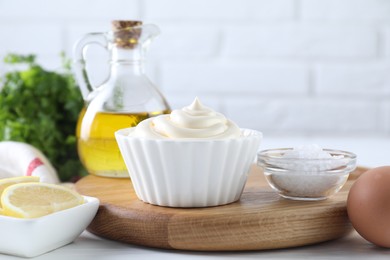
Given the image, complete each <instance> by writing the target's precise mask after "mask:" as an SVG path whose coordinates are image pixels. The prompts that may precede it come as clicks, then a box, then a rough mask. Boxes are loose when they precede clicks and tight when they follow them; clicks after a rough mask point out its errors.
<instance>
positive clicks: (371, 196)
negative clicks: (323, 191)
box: [347, 166, 390, 247]
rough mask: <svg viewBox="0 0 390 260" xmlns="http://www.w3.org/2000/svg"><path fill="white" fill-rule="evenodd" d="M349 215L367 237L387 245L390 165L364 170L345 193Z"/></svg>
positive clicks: (388, 237)
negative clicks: (346, 193) (346, 194)
mask: <svg viewBox="0 0 390 260" xmlns="http://www.w3.org/2000/svg"><path fill="white" fill-rule="evenodd" d="M347 208H348V217H349V219H350V220H351V222H352V225H353V227H354V228H355V229H356V231H357V232H358V233H359V234H360V235H361V236H362V237H364V238H365V239H366V240H368V241H370V242H372V243H374V244H376V245H378V246H382V247H390V166H383V167H378V168H374V169H371V170H368V171H367V172H365V173H363V174H362V175H361V176H360V177H359V178H358V179H357V180H356V182H355V183H354V184H353V185H352V187H351V189H350V191H349V194H348V202H347Z"/></svg>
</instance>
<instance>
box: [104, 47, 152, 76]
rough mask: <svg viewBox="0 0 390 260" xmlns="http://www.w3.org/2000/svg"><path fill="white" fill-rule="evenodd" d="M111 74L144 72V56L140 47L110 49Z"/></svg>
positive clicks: (139, 73)
mask: <svg viewBox="0 0 390 260" xmlns="http://www.w3.org/2000/svg"><path fill="white" fill-rule="evenodd" d="M110 63H111V75H113V76H114V75H122V74H128V73H132V74H135V75H141V74H144V58H143V54H142V52H141V50H140V49H138V48H135V49H123V48H118V47H113V48H112V49H111V61H110Z"/></svg>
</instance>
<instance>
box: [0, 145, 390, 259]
mask: <svg viewBox="0 0 390 260" xmlns="http://www.w3.org/2000/svg"><path fill="white" fill-rule="evenodd" d="M312 143H316V144H319V145H320V146H322V147H324V148H332V149H342V150H347V151H351V152H354V153H356V154H357V156H358V165H361V166H366V167H376V166H380V165H390V138H389V139H385V138H357V137H356V138H331V137H328V138H313V137H312V138H303V137H301V138H294V137H293V138H289V137H285V138H280V137H279V138H272V137H270V138H265V139H264V142H263V143H262V145H261V149H268V148H280V147H292V146H297V145H302V144H312ZM389 221H390V220H389ZM0 232H1V230H0ZM303 258H307V259H313V258H314V259H365V260H366V259H374V260H375V259H390V249H384V248H379V247H376V246H374V245H372V244H370V243H369V242H367V241H366V240H364V239H363V238H362V237H360V236H359V234H357V233H356V232H355V231H353V232H352V233H351V234H349V235H348V236H345V237H343V238H340V239H338V240H334V241H330V242H325V243H320V244H316V245H310V246H304V247H298V248H290V249H278V250H266V251H249V252H187V251H176V250H163V249H154V248H147V247H142V246H136V245H129V244H124V243H119V242H115V241H109V240H106V239H102V238H99V237H97V236H94V235H92V234H90V233H89V232H87V231H85V232H83V233H82V234H81V236H80V237H79V238H77V239H76V240H75V241H74V242H73V243H71V244H69V245H67V246H64V247H62V248H59V249H57V250H54V251H52V252H49V253H46V254H44V255H41V256H39V257H36V258H34V259H39V260H49V259H50V260H52V259H53V260H62V259H72V260H73V259H85V260H88V259H93V260H98V259H110V260H111V259H112V260H116V259H159V260H163V259H303ZM0 259H20V258H18V257H12V256H6V255H0Z"/></svg>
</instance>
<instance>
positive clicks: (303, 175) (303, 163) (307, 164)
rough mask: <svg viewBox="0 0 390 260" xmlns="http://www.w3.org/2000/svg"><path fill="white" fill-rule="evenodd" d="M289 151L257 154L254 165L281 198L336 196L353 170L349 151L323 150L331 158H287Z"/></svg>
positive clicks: (316, 198) (308, 198)
mask: <svg viewBox="0 0 390 260" xmlns="http://www.w3.org/2000/svg"><path fill="white" fill-rule="evenodd" d="M291 150H293V149H292V148H281V149H269V150H264V151H260V152H259V153H258V157H257V165H258V166H260V167H261V168H263V171H264V175H265V177H266V179H267V181H268V184H269V185H270V186H271V187H272V188H273V189H274V190H275V191H277V192H278V193H279V195H280V196H282V197H284V198H287V199H293V200H324V199H327V198H328V197H329V196H332V195H333V194H335V193H337V192H338V191H339V190H340V189H341V188H342V187H343V185H344V184H345V182H346V181H347V179H348V176H349V174H350V172H352V171H353V170H354V169H355V168H356V155H355V154H353V153H351V152H346V151H339V150H330V149H324V150H323V151H324V152H327V153H329V154H330V155H331V156H332V157H331V158H314V159H313V158H311V159H308V158H286V157H284V154H285V153H286V152H289V151H291Z"/></svg>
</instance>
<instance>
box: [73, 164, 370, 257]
mask: <svg viewBox="0 0 390 260" xmlns="http://www.w3.org/2000/svg"><path fill="white" fill-rule="evenodd" d="M365 170H366V169H363V168H358V169H357V170H356V171H355V172H354V173H353V174H352V175H351V176H350V179H349V180H348V182H347V184H346V185H345V186H344V188H343V189H342V190H341V191H340V192H339V193H337V194H336V195H334V196H333V197H331V198H330V199H327V200H324V201H318V202H308V201H292V200H286V199H283V198H281V197H279V195H277V194H276V193H275V192H274V191H272V190H271V188H269V187H268V185H267V183H266V180H265V178H264V176H263V174H262V173H261V171H260V170H259V169H258V168H257V167H255V166H254V167H252V170H251V173H250V175H249V178H248V182H247V185H246V187H245V189H244V192H243V194H242V197H241V199H240V200H239V201H238V202H235V203H231V204H228V205H224V206H219V207H209V208H185V209H184V208H168V207H159V206H153V205H150V204H146V203H144V202H142V201H140V200H138V198H137V196H136V194H135V192H134V189H133V187H132V184H131V181H130V180H129V179H110V178H102V177H95V176H87V177H85V178H83V179H82V180H80V181H79V182H77V183H76V189H77V190H78V191H79V192H80V193H81V194H83V195H88V196H94V197H97V198H99V199H100V203H101V205H100V207H99V211H98V213H97V215H96V217H95V219H94V220H93V221H92V223H91V224H90V226H89V227H88V230H89V231H90V232H92V233H94V234H96V235H98V236H102V237H105V238H108V239H112V240H117V241H122V242H126V243H131V244H138V245H144V246H150V247H158V248H167V249H182V250H201V251H236V250H262V249H275V248H287V247H295V246H302V245H308V244H313V243H318V242H323V241H327V240H331V239H335V238H339V237H341V236H343V235H345V234H347V233H348V232H349V231H350V230H351V229H352V227H351V224H350V222H349V220H348V217H347V210H346V199H347V195H348V190H349V188H350V186H351V185H352V183H353V180H354V179H356V178H357V177H358V176H359V175H360V174H361V173H362V172H364V171H365Z"/></svg>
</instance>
